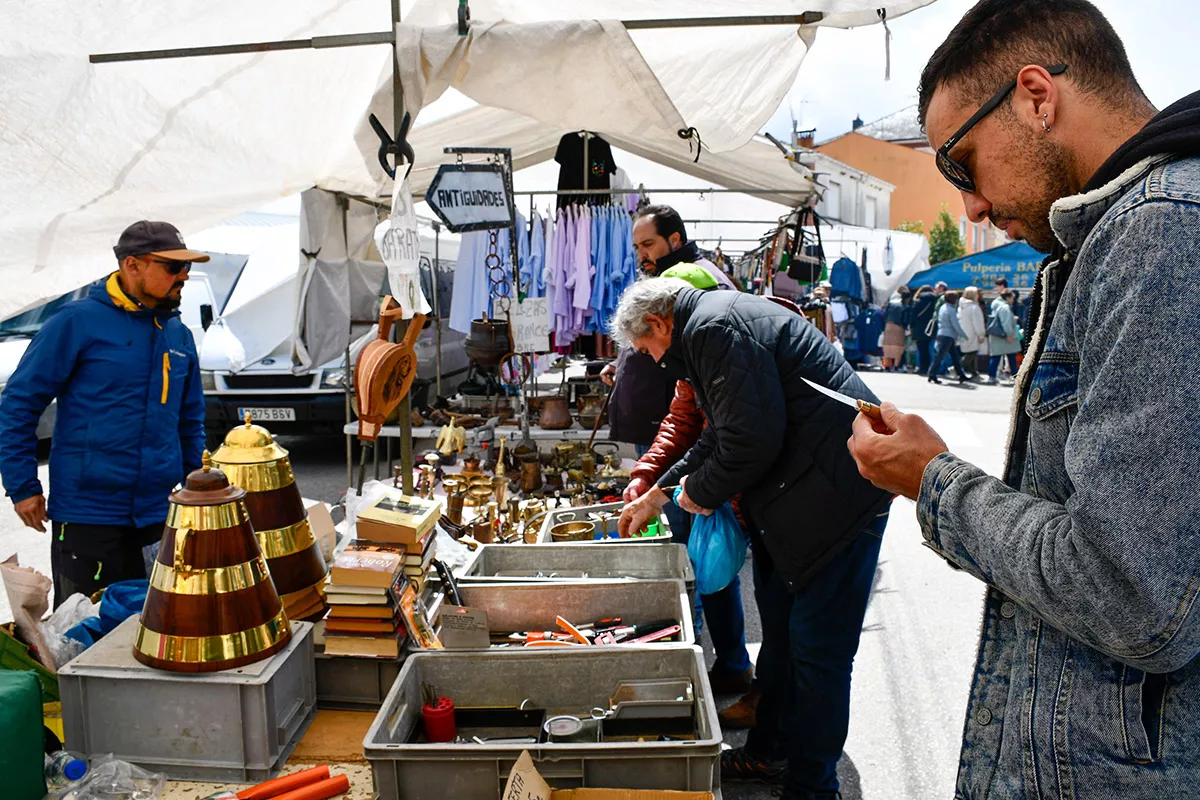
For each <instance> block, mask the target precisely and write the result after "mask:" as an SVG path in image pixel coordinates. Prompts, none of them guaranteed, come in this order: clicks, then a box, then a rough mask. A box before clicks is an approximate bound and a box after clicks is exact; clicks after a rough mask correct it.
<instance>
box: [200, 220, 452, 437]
mask: <svg viewBox="0 0 1200 800" xmlns="http://www.w3.org/2000/svg"><path fill="white" fill-rule="evenodd" d="M426 244H428V245H429V246H428V247H426ZM426 250H428V252H425V251H426ZM439 255H440V256H441V258H440V260H439V262H438V265H437V269H436V274H437V280H438V308H439V310H440V313H441V317H442V325H441V327H442V336H441V356H442V358H441V374H442V392H443V394H447V393H450V392H451V390H452V389H453V388H454V387H456V386H457V385H458V383H460V382H461V381H462V379H463V378H464V377H465V376H466V373H467V369H468V367H469V362H468V359H467V354H466V348H465V344H464V341H465V338H466V337H465V335H464V334H461V333H459V332H457V331H453V330H451V329H450V328H449V325H448V324H447V323H448V320H449V317H450V302H451V292H452V291H453V286H454V266H455V261H456V259H457V243H456V242H454V241H447V240H446V239H445V238H443V241H442V242H441V246H440V248H439ZM253 261H254V256H251V264H253ZM355 270H356V271H355V273H354V275H353V276H352V279H351V292H350V293H351V299H350V301H349V302H350V305H351V309H350V312H351V313H350V315H349V316H350V323H351V324H350V342H351V344H350V363H351V365H353V364H354V362H355V360H356V358H357V356H358V352H359V351H360V350H361V349H362V348H363V347H364V346H365V345H366V344H367V342H369V341H371V340H372V339H374V338H375V336H376V330H377V319H378V316H377V315H378V308H379V301H380V299H381V296H382V295H383V294H387V293H388V287H387V283H386V273H385V271H384V268H383V265H382V264H371V263H361V262H360V263H358V264H356V266H355ZM434 272H435V270H434V268H433V246H432V242H429V243H426V242H425V237H424V236H423V237H422V258H421V282H422V287H423V289H424V291H425V294H426V297H427V298H429V299H430V301H431V302H432V283H431V282H432V280H433V274H434ZM368 273H369V274H368ZM376 273H377V274H376ZM298 280H299V276H297V275H291V276H288V278H287V279H285V280H283V281H281V282H279V283H277V284H276V285H275V286H273V287H271V288H270V289H267V290H266V291H263V292H262V293H261V294H259V295H258V296H257V297H255V298H254V299H252V300H249V301H247V302H245V303H243V304H241V305H239V306H238V307H237V308H235V309H234V310H233V311H232V312H230V313H229V314H227V315H226V316H225V317H224V318H219V319H217V321H216V324H215V326H210V327H209V329H208V333H207V336H206V339H205V343H204V349H203V350H202V351H201V353H200V370H201V373H200V374H201V378H202V380H203V383H204V397H205V404H206V414H205V424H206V426H207V427H208V438H209V444H210V445H216V444H219V443H220V441H221V440H222V439H223V437H224V436H225V434H226V433H227V432H228V431H229V430H230V429H231V428H233V427H234V426H236V425H237V424H238V423H240V422H241V421H242V420H243V419H244V418H245V414H246V412H250V415H251V418H252V419H253V420H255V421H260V422H263V423H264V424H266V425H267V426H268V427H269V428H270V430H271V432H272V433H278V434H297V433H340V432H341V431H342V427H343V425H344V424H345V421H346V379H347V370H346V357H345V351H344V350H343V351H342V352H341V353H340V354H339V355H337V356H335V357H333V358H331V359H329V360H327V361H325V362H324V363H321V364H315V365H309V366H304V365H302V364H301V363H297V362H298V353H300V354H303V352H304V344H305V342H306V341H309V340H310V339H311V337H312V335H319V334H320V332H319V331H317V332H315V333H314V332H313V331H309V330H307V329H306V322H305V320H303V319H301V320H299V321H297V320H296V317H297V316H298V315H297V312H296V310H295V309H296V308H297V307H298V306H299V307H301V308H306V309H311V308H312V306H311V305H310V303H309V302H308V298H312V297H314V292H319V291H320V287H318V286H316V285H315V284H316V283H317V281H312V280H310V282H309V285H308V286H299V285H298ZM381 282H382V283H383V288H382V290H380V289H378V288H372V287H378V286H379V285H380V283H381ZM356 289H357V291H356ZM301 292H303V293H304V296H305V298H306V301H305V302H301V301H300V296H301V295H300V293H301ZM312 302H316V303H321V302H323V301H322V300H321V299H320V297H319V296H317V297H316V299H315V300H313V301H312ZM330 302H340V301H339V300H338V299H337V298H334V299H333V300H331V301H330ZM343 313H344V309H343ZM300 316H302V315H300ZM285 326H286V330H288V331H292V332H293V333H292V335H288V336H286V337H284V338H282V340H281V339H280V331H282V330H284V329H285ZM260 336H261V337H262V339H261V340H260V341H256V339H257V338H258V337H260ZM264 341H265V342H266V344H265V345H263V344H262V342H264ZM437 341H438V340H437V332H436V329H435V325H434V321H433V314H432V312H431V313H430V315H429V319H428V320H427V322H426V326H425V329H424V330H423V331H422V333H421V336H420V338H419V339H418V340H417V346H416V351H417V380H416V381H415V382H414V384H413V389H412V392H413V396H414V399H415V402H416V403H418V404H421V403H424V402H431V401H432V400H433V396H432V393H433V389H432V386H433V385H434V384H435V380H436V377H437V352H438V346H437ZM256 349H257V352H258V353H263V352H265V353H266V355H265V356H262V357H255V351H256ZM349 379H350V383H351V385H350V388H351V390H353V380H354V377H353V372H351V373H350V374H349Z"/></svg>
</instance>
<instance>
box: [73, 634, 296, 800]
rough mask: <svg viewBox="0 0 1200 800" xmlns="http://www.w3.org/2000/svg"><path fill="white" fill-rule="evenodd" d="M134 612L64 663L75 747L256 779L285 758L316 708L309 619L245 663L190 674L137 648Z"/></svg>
mask: <svg viewBox="0 0 1200 800" xmlns="http://www.w3.org/2000/svg"><path fill="white" fill-rule="evenodd" d="M137 623H138V617H130V618H129V619H127V620H126V621H125V622H123V623H122V624H121V625H120V626H118V627H117V629H116V630H114V631H113V632H112V633H110V634H109V635H108V636H105V637H104V638H103V639H101V640H100V641H99V642H97V643H96V644H94V645H93V646H92V647H90V648H88V650H87V651H85V652H84V653H83V654H82V655H80V656H79V657H78V658H76V659H75V660H74V661H71V662H70V663H69V664H67V665H66V666H64V667H63V668H62V669H61V670H59V672H58V684H59V688H60V689H61V691H62V707H63V708H62V710H63V729H64V732H65V734H66V745H67V747H68V748H70V749H71V750H76V751H78V752H81V753H85V754H87V755H89V756H96V755H100V754H102V753H112V754H113V755H115V756H116V757H117V758H119V759H122V760H124V761H130V762H132V763H134V764H137V765H139V766H142V767H145V768H147V769H150V770H154V771H155V772H162V773H165V774H166V775H167V776H168V777H169V778H172V779H176V780H204V781H222V782H223V781H233V782H243V783H253V782H257V781H262V780H266V779H268V778H270V777H271V776H272V775H274V774H275V773H276V772H278V770H279V769H280V768H281V767H282V766H283V765H284V763H285V762H286V761H287V757H288V756H289V755H290V754H291V752H292V749H293V748H294V747H295V746H296V743H297V742H298V741H300V737H301V736H303V735H304V731H305V730H306V729H307V728H308V724H309V723H310V722H311V721H312V719H313V716H314V715H315V714H316V680H315V677H314V670H313V641H312V625H311V624H309V623H307V622H293V623H292V640H291V642H290V643H289V644H288V646H287V647H285V648H284V649H283V650H281V651H279V652H278V653H276V654H275V655H273V656H271V657H270V658H269V659H267V660H265V661H259V662H258V663H256V664H250V665H249V666H245V667H241V668H240V669H231V670H225V671H223V672H211V673H206V674H185V673H179V672H167V671H164V670H157V669H152V668H150V667H147V666H145V665H143V664H140V663H138V662H137V661H136V660H134V658H133V640H134V636H135V635H136V633H137Z"/></svg>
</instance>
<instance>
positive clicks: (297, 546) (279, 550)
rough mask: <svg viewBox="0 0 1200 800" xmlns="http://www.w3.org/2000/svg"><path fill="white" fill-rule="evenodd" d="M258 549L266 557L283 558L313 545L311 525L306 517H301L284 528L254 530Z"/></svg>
mask: <svg viewBox="0 0 1200 800" xmlns="http://www.w3.org/2000/svg"><path fill="white" fill-rule="evenodd" d="M254 535H255V537H257V539H258V546H259V549H261V550H262V554H263V555H264V556H266V557H267V558H268V559H271V558H283V557H284V556H290V555H291V554H292V553H299V552H300V551H301V550H307V549H308V548H310V547H312V546H313V542H315V541H316V539H314V538H313V532H312V525H310V524H309V523H308V519H307V518H306V519H302V520H300V521H299V522H297V523H296V524H295V525H288V526H287V527H286V528H274V529H272V530H269V531H255V532H254Z"/></svg>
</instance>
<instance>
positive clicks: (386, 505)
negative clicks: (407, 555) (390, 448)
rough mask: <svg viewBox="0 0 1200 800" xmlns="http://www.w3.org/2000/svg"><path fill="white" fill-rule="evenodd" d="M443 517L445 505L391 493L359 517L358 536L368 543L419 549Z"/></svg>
mask: <svg viewBox="0 0 1200 800" xmlns="http://www.w3.org/2000/svg"><path fill="white" fill-rule="evenodd" d="M441 516H442V504H441V503H440V502H438V501H437V500H426V499H425V498H423V497H412V496H410V495H406V494H403V493H401V492H400V491H398V490H395V489H389V490H388V491H386V492H384V493H383V494H382V495H380V496H379V497H378V498H376V499H375V500H374V501H372V503H371V504H370V505H369V506H367V507H366V508H364V509H363V510H362V511H360V512H359V513H358V518H357V520H356V522H355V526H356V534H355V535H356V537H357V538H358V539H361V540H364V541H368V542H386V543H389V544H403V545H409V546H414V547H415V546H417V545H419V544H422V541H421V540H422V539H423V538H424V537H425V534H427V533H429V531H431V530H432V529H433V526H434V525H435V524H436V523H437V521H438V519H439V518H440V517H441Z"/></svg>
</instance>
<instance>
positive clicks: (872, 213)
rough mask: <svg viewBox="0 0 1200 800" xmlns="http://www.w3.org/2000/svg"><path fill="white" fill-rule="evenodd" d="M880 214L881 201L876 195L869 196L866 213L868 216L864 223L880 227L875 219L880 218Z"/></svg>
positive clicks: (869, 226)
mask: <svg viewBox="0 0 1200 800" xmlns="http://www.w3.org/2000/svg"><path fill="white" fill-rule="evenodd" d="M878 214H879V201H878V200H877V199H876V198H874V197H868V198H867V213H866V218H865V219H864V220H863V225H864V226H865V227H868V228H878V227H879V226H878V225H877V224H875V221H876V219H877V218H878Z"/></svg>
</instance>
